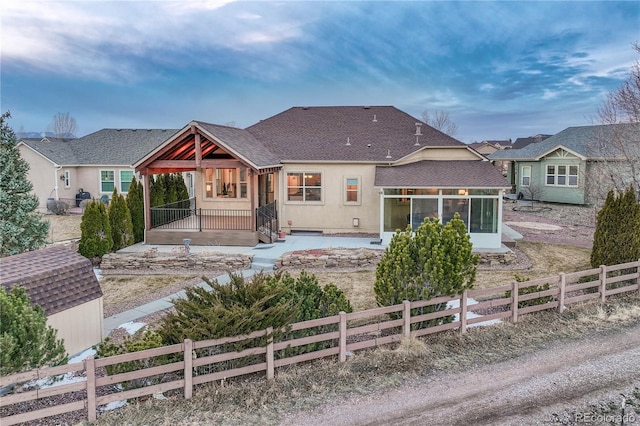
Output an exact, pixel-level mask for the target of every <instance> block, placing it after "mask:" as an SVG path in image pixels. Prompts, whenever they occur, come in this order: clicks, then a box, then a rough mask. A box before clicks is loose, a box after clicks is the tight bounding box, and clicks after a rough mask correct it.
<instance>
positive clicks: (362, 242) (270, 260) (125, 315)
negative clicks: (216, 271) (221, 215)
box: [104, 225, 522, 336]
mask: <svg viewBox="0 0 640 426" xmlns="http://www.w3.org/2000/svg"><path fill="white" fill-rule="evenodd" d="M503 228H504V229H503V233H504V235H503V240H508V241H513V240H516V241H518V240H520V239H522V235H520V234H518V233H517V232H515V231H514V230H513V229H511V228H509V227H508V226H506V225H503ZM152 248H157V249H158V251H159V252H162V253H175V252H176V251H177V250H179V249H182V248H183V246H171V245H145V244H142V243H138V244H134V245H133V246H130V247H126V248H124V249H122V250H119V251H118V253H141V252H144V251H147V250H149V249H152ZM331 248H371V249H380V250H383V249H385V248H386V246H384V245H381V244H379V240H377V239H374V238H358V237H327V236H317V235H287V237H286V238H285V239H284V240H280V241H279V242H277V243H273V244H259V245H257V246H255V247H233V246H191V247H190V248H189V251H190V253H193V254H197V253H202V252H211V251H217V252H222V253H227V254H249V255H253V259H252V264H251V268H250V269H245V270H242V271H235V272H236V273H238V272H241V273H242V275H243V276H244V277H251V276H253V275H254V274H255V273H256V272H259V271H261V270H264V271H272V270H273V266H274V265H275V261H276V259H278V258H280V257H282V255H283V254H285V253H288V252H292V251H298V250H309V249H331ZM483 251H486V250H483V249H479V250H478V252H483ZM491 251H496V252H508V251H510V249H509V248H508V247H506V246H504V245H503V247H502V248H501V249H497V250H491ZM215 279H216V280H218V282H219V283H222V284H225V283H228V282H229V276H228V274H225V275H220V276H218V277H216V278H215ZM197 285H198V286H200V287H207V288H210V287H209V286H208V285H207V283H205V282H201V283H199V284H197ZM184 295H185V291H184V290H183V291H180V292H178V293H175V294H172V295H169V296H166V297H163V298H161V299H158V300H154V301H152V302H149V303H145V304H144V305H141V306H138V307H136V308H133V309H130V310H128V311H124V312H120V313H119V314H116V315H113V316H110V317H107V318H105V319H104V336H108V335H109V334H110V333H111V332H112V331H113V330H115V329H116V328H119V327H120V326H121V325H122V324H125V323H127V322H130V321H136V320H138V319H140V318H143V317H146V316H148V315H151V314H154V313H156V312H160V311H163V310H165V309H168V308H170V307H172V306H173V304H172V303H171V300H173V299H176V298H178V297H184Z"/></svg>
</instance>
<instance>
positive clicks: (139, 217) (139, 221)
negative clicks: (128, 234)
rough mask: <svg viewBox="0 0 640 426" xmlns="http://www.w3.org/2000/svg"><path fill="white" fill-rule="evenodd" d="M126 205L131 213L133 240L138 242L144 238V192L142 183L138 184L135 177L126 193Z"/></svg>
mask: <svg viewBox="0 0 640 426" xmlns="http://www.w3.org/2000/svg"><path fill="white" fill-rule="evenodd" d="M127 207H129V213H130V214H131V224H132V226H133V242H134V243H139V242H140V241H143V240H144V194H143V188H142V184H138V181H137V180H136V178H135V177H134V178H133V180H132V181H131V186H130V187H129V192H128V193H127Z"/></svg>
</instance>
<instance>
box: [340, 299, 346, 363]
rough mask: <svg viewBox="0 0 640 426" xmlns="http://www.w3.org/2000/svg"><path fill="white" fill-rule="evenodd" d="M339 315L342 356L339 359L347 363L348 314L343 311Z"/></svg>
mask: <svg viewBox="0 0 640 426" xmlns="http://www.w3.org/2000/svg"><path fill="white" fill-rule="evenodd" d="M338 315H340V326H339V335H340V338H339V342H340V354H339V356H338V357H339V361H340V362H345V361H346V360H347V314H346V313H345V312H343V311H340V313H339V314H338Z"/></svg>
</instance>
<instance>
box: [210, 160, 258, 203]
mask: <svg viewBox="0 0 640 426" xmlns="http://www.w3.org/2000/svg"><path fill="white" fill-rule="evenodd" d="M204 190H205V198H214V197H216V198H247V194H248V191H247V168H246V167H240V168H237V169H236V168H229V169H205V171H204Z"/></svg>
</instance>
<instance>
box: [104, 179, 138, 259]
mask: <svg viewBox="0 0 640 426" xmlns="http://www.w3.org/2000/svg"><path fill="white" fill-rule="evenodd" d="M108 216H109V226H110V227H111V238H112V240H113V245H112V247H111V250H113V251H117V250H120V249H121V248H124V247H128V246H130V245H131V244H133V223H132V222H131V213H130V212H129V207H127V202H126V201H125V199H124V196H122V195H121V194H119V193H118V190H117V188H114V189H113V194H112V195H111V203H109V211H108Z"/></svg>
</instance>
